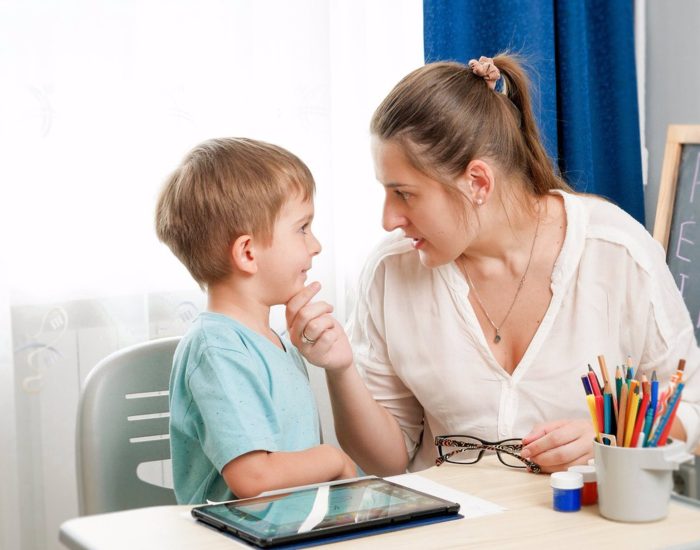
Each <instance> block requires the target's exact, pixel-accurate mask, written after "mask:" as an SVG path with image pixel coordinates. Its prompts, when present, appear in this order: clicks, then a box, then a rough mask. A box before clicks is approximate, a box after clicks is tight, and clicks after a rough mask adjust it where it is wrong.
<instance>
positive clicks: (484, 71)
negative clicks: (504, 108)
mask: <svg viewBox="0 0 700 550" xmlns="http://www.w3.org/2000/svg"><path fill="white" fill-rule="evenodd" d="M468 65H469V68H470V69H471V70H472V72H473V73H474V74H475V75H476V76H480V77H481V78H483V79H484V80H485V81H486V84H488V86H489V88H491V89H492V90H495V89H496V82H498V79H499V78H501V71H499V70H498V67H496V64H495V63H494V62H493V59H491V58H490V57H484V56H481V57H480V58H479V61H477V60H476V59H471V60H470V61H469V63H468Z"/></svg>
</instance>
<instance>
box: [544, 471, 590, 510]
mask: <svg viewBox="0 0 700 550" xmlns="http://www.w3.org/2000/svg"><path fill="white" fill-rule="evenodd" d="M549 482H550V485H551V486H552V507H553V508H554V509H555V510H556V511H557V512H578V511H579V510H580V509H581V489H582V488H583V476H582V475H581V474H579V473H578V472H555V473H553V474H552V475H551V476H550V481H549Z"/></svg>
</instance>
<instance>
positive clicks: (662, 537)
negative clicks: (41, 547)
mask: <svg viewBox="0 0 700 550" xmlns="http://www.w3.org/2000/svg"><path fill="white" fill-rule="evenodd" d="M421 475H424V476H425V477H427V478H428V479H431V480H433V481H436V482H438V483H442V484H443V485H447V486H449V487H452V488H454V489H457V490H460V491H463V492H465V493H470V494H472V495H475V496H478V497H481V498H483V499H486V500H489V501H492V502H495V503H496V504H500V505H501V506H504V507H505V508H507V510H506V511H505V512H503V513H501V514H495V515H489V516H484V517H480V518H474V519H460V520H455V521H447V522H444V523H436V524H433V525H426V526H422V527H416V528H410V529H404V530H399V531H393V532H389V533H384V534H380V535H374V536H371V537H364V538H356V539H353V540H350V541H344V542H338V543H335V544H332V545H329V546H332V547H333V548H382V549H384V548H389V549H391V548H397V549H401V550H408V549H412V548H416V549H421V550H422V549H426V548H466V547H474V548H499V549H500V548H537V549H538V550H542V549H547V548H562V547H568V548H575V547H585V548H587V549H593V548H599V547H601V548H612V547H617V548H635V549H641V548H663V547H669V546H677V545H685V544H687V545H688V547H689V548H690V547H691V544H692V543H694V544H692V546H693V547H697V548H700V507H694V506H688V505H685V504H682V503H679V502H675V501H671V504H670V508H669V515H668V517H667V518H666V519H664V520H662V521H657V522H652V523H639V524H632V523H617V522H613V521H609V520H606V519H604V518H602V517H601V516H600V515H598V507H597V506H587V507H584V508H583V509H582V510H581V511H580V512H575V513H568V514H565V513H559V512H554V511H553V510H552V492H551V489H550V487H549V476H546V475H533V474H528V473H527V472H525V471H522V470H515V469H512V468H507V467H505V466H503V465H502V464H500V463H499V462H498V460H496V458H495V457H485V458H484V459H483V460H482V461H481V462H479V463H477V464H473V465H451V464H445V465H443V466H441V467H440V468H432V469H430V470H426V471H425V472H422V473H421ZM190 508H191V507H190V506H158V507H153V508H140V509H137V510H129V511H125V512H114V513H111V514H101V515H96V516H87V517H82V518H76V519H72V520H69V521H66V522H65V523H64V524H63V525H62V526H61V532H60V540H61V541H62V542H63V544H65V545H66V546H67V547H68V548H71V549H73V550H88V549H89V550H108V549H115V550H116V549H119V550H138V549H142V548H143V549H149V550H151V549H158V548H167V549H174V550H177V549H180V548H182V549H185V548H187V549H191V548H196V549H205V550H210V549H211V550H219V549H227V550H230V549H232V548H237V547H238V546H237V545H236V543H235V541H233V540H232V539H230V538H228V537H227V536H225V535H222V534H220V533H219V532H217V531H214V530H212V529H208V528H206V527H204V526H202V525H199V524H197V523H196V522H194V521H193V520H192V519H191V516H190V513H189V511H190Z"/></svg>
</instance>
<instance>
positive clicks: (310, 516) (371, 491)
mask: <svg viewBox="0 0 700 550" xmlns="http://www.w3.org/2000/svg"><path fill="white" fill-rule="evenodd" d="M458 510H459V505H458V504H455V503H452V502H448V501H445V500H442V499H439V498H437V497H433V496H431V495H427V494H424V493H421V492H418V491H415V490H413V489H409V488H407V487H403V486H401V485H397V484H395V483H391V482H388V481H386V480H384V479H380V478H368V479H360V480H356V481H350V482H347V483H341V484H337V485H322V486H320V487H313V488H307V489H300V490H296V491H293V492H289V493H284V494H278V495H274V496H265V497H257V498H250V499H245V500H239V501H232V502H226V503H222V504H214V505H207V506H202V507H198V508H194V509H193V510H192V513H193V515H195V517H198V518H199V519H202V520H204V521H208V523H212V524H214V525H215V526H217V527H219V528H225V529H227V530H228V531H231V532H233V533H234V534H237V535H239V536H241V537H242V538H246V539H247V540H252V541H254V542H258V543H259V542H261V541H262V542H267V543H268V544H269V543H271V542H274V540H275V539H276V540H277V542H290V541H293V540H302V539H307V538H312V537H313V538H315V537H316V536H320V535H321V534H331V533H338V532H345V531H350V530H355V529H360V528H363V527H372V526H377V525H381V524H384V523H389V522H392V521H394V522H395V521H402V520H405V521H407V520H410V519H414V518H419V517H427V516H431V515H440V514H449V513H456V512H457V511H458ZM211 520H214V521H211ZM245 535H250V536H245Z"/></svg>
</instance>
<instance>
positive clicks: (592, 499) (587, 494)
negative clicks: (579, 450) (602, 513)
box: [569, 466, 598, 506]
mask: <svg viewBox="0 0 700 550" xmlns="http://www.w3.org/2000/svg"><path fill="white" fill-rule="evenodd" d="M569 471H570V472H578V473H579V474H581V476H582V477H583V489H581V504H583V505H584V506H590V505H591V504H595V503H596V502H598V482H597V481H596V475H595V466H571V467H570V468H569Z"/></svg>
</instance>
